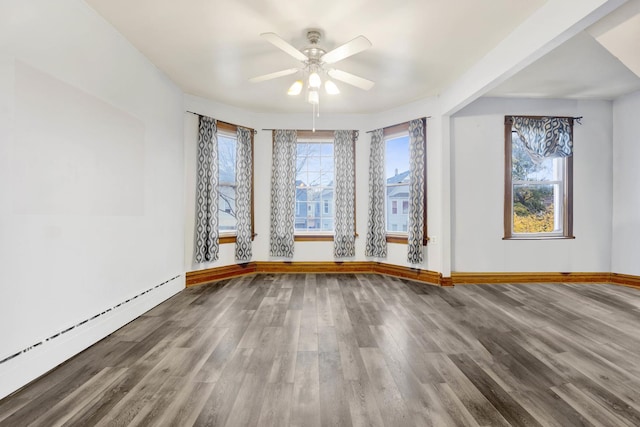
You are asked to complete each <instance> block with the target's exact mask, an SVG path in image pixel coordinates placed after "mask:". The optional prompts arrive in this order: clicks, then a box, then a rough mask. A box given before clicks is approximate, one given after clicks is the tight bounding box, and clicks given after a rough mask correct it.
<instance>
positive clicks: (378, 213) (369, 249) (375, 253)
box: [365, 129, 387, 258]
mask: <svg viewBox="0 0 640 427" xmlns="http://www.w3.org/2000/svg"><path fill="white" fill-rule="evenodd" d="M383 134H384V132H383V130H382V129H376V130H374V131H373V133H372V134H371V154H370V156H369V219H368V222H367V243H366V249H365V255H366V256H370V257H376V258H386V256H387V236H386V227H385V219H384V208H385V191H386V186H385V180H384V137H383Z"/></svg>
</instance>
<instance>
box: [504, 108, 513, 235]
mask: <svg viewBox="0 0 640 427" xmlns="http://www.w3.org/2000/svg"><path fill="white" fill-rule="evenodd" d="M511 129H512V128H511V122H509V123H507V118H506V117H505V126H504V216H503V217H504V239H510V238H511V236H512V224H511V223H512V221H513V213H512V212H511V209H512V203H513V184H512V183H511V178H512V176H511V173H512V169H513V164H512V156H511V145H512V143H513V142H512V141H511Z"/></svg>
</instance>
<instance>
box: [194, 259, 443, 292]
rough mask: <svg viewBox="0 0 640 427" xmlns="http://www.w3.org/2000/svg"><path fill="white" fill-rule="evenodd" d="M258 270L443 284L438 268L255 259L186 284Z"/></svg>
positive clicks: (208, 272) (212, 270)
mask: <svg viewBox="0 0 640 427" xmlns="http://www.w3.org/2000/svg"><path fill="white" fill-rule="evenodd" d="M254 273H378V274H385V275H388V276H393V277H399V278H406V279H411V280H416V281H418V282H424V283H430V284H433V285H439V284H440V280H441V278H442V275H441V274H440V273H438V272H435V271H430V270H423V269H419V268H411V267H404V266H400V265H393V264H386V263H381V262H372V261H344V262H343V261H333V262H332V261H254V262H249V263H246V264H232V265H226V266H222V267H215V268H209V269H206V270H199V271H190V272H187V274H186V285H187V287H190V286H195V285H199V284H204V283H209V282H214V281H216V280H222V279H228V278H231V277H237V276H244V275H246V274H254ZM447 286H451V284H447Z"/></svg>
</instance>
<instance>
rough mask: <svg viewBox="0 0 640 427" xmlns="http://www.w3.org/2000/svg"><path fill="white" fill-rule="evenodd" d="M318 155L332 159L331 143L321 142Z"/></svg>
mask: <svg viewBox="0 0 640 427" xmlns="http://www.w3.org/2000/svg"><path fill="white" fill-rule="evenodd" d="M320 155H322V156H329V157H330V158H332V159H333V144H321V145H320Z"/></svg>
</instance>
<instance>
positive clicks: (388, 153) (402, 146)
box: [384, 135, 409, 184]
mask: <svg viewBox="0 0 640 427" xmlns="http://www.w3.org/2000/svg"><path fill="white" fill-rule="evenodd" d="M384 161H385V174H386V177H387V183H388V184H391V183H397V182H402V180H403V179H404V178H407V177H408V174H409V136H408V135H407V136H402V137H399V138H394V139H388V140H387V141H386V144H385V157H384Z"/></svg>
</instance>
